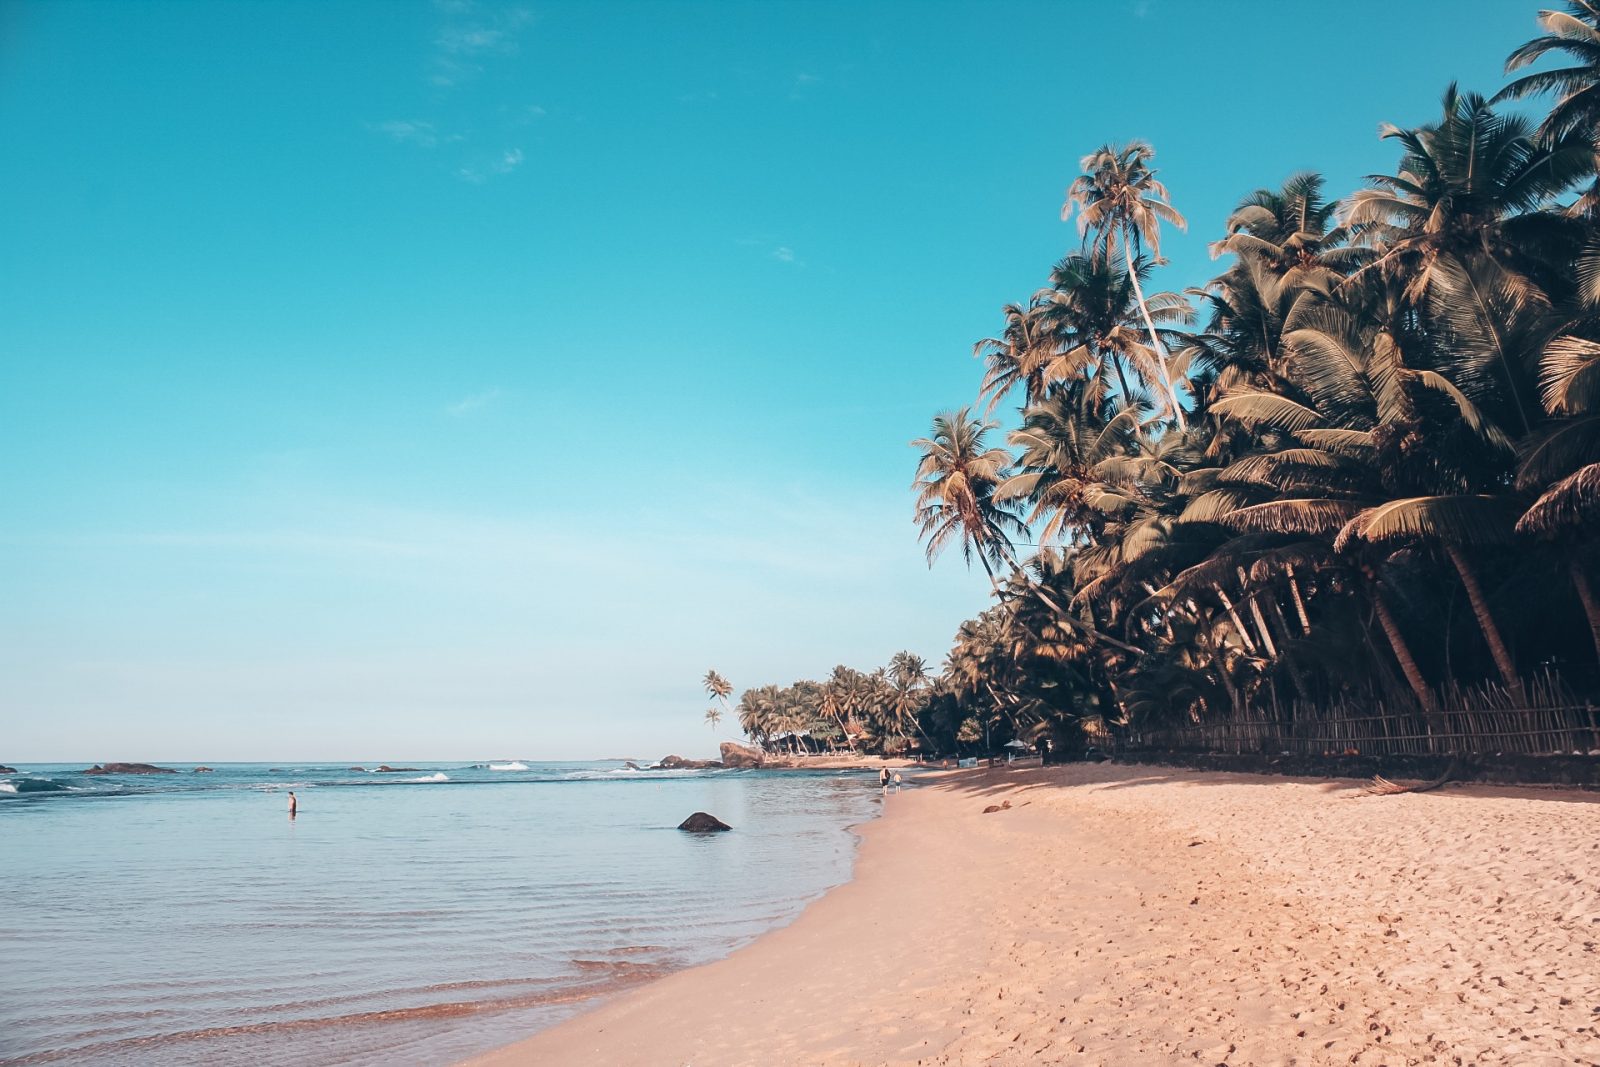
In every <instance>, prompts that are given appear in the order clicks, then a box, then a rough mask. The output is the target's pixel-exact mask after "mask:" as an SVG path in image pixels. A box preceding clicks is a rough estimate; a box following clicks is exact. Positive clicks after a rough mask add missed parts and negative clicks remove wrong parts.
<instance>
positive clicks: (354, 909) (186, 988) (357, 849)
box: [0, 761, 881, 1067]
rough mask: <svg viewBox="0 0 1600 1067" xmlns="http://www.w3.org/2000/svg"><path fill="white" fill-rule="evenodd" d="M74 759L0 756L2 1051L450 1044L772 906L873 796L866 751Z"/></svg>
mask: <svg viewBox="0 0 1600 1067" xmlns="http://www.w3.org/2000/svg"><path fill="white" fill-rule="evenodd" d="M86 766H88V764H71V765H43V764H41V765H30V766H22V767H19V772H20V773H18V774H8V775H3V776H0V857H3V860H0V862H3V866H4V875H3V877H0V958H3V959H4V961H5V967H6V974H7V977H6V980H5V981H4V983H3V984H0V1064H5V1065H8V1067H9V1065H21V1064H30V1065H31V1064H119V1065H130V1067H136V1065H143V1064H151V1065H155V1064H160V1065H163V1067H181V1065H186V1064H195V1065H199V1064H207V1065H216V1064H251V1065H274V1064H282V1065H285V1067H288V1065H294V1067H307V1065H319V1064H398V1065H404V1064H448V1063H452V1062H454V1061H456V1060H459V1059H461V1058H463V1057H466V1056H469V1055H472V1054H474V1053H477V1052H481V1051H484V1050H487V1049H490V1048H494V1047H496V1046H499V1045H502V1044H506V1043H508V1042H510V1041H514V1040H516V1039H518V1038H520V1037H523V1036H526V1035H527V1034H529V1033H531V1032H533V1031H534V1030H537V1029H539V1028H541V1027H544V1026H548V1025H550V1024H551V1023H553V1022H555V1021H558V1020H559V1019H561V1018H564V1017H566V1016H569V1015H572V1014H575V1013H576V1012H578V1011H580V1010H582V1008H583V1006H584V1004H585V1002H586V1001H590V1000H591V999H592V998H595V997H598V996H604V995H606V994H608V993H614V992H618V991H621V990H624V989H627V988H630V987H633V986H636V985H638V984H641V983H643V982H647V981H649V980H651V979H652V978H655V977H658V976H660V975H663V974H666V973H669V972H671V971H674V970H678V969H680V968H683V967H689V966H693V965H695V964H699V963H705V962H708V961H710V960H713V959H717V958H719V957H722V956H724V955H726V954H728V953H729V952H730V951H732V950H733V949H734V948H736V947H738V946H739V945H741V944H743V943H746V942H748V941H750V940H752V939H753V938H754V937H756V936H757V935H758V934H760V933H761V932H763V931H765V930H767V929H770V928H771V927H773V926H775V925H780V924H782V923H785V922H787V921H789V920H791V919H792V918H794V916H796V915H797V914H798V913H799V912H800V910H801V909H802V908H803V907H804V906H805V904H806V903H807V902H808V901H810V900H812V899H814V898H815V897H817V896H819V895H820V894H821V893H822V892H824V891H825V890H826V889H828V888H829V887H831V886H834V885H837V884H839V883H840V882H843V881H845V880H846V879H847V878H848V877H849V872H850V865H851V862H852V859H853V856H854V851H855V841H856V839H855V836H854V835H853V834H851V833H850V832H849V831H848V828H849V827H850V826H852V825H854V824H857V823H861V822H863V821H866V820H867V819H870V818H872V817H873V816H874V815H875V814H876V813H877V812H878V810H879V806H880V804H881V797H880V796H879V794H878V790H877V788H876V786H877V779H876V776H875V772H871V771H809V770H805V771H728V770H712V771H634V770H630V769H628V768H627V767H625V766H624V765H623V764H622V763H621V762H620V761H606V762H596V763H538V762H533V761H527V762H520V761H505V762H497V763H493V764H482V763H480V764H477V765H467V764H458V763H416V764H409V765H408V766H409V767H411V768H414V769H410V770H404V771H397V772H392V773H376V772H373V771H371V770H361V769H355V768H351V767H348V766H344V765H339V766H322V765H301V766H293V765H289V764H284V765H282V766H274V767H269V766H266V765H257V764H216V765H214V766H215V770H214V771H213V772H211V773H198V774H197V773H194V772H193V771H192V767H193V766H194V765H193V764H169V765H168V766H173V767H175V768H176V769H178V770H179V771H180V772H181V773H179V774H174V775H154V776H115V777H88V776H84V775H83V774H81V771H82V770H83V769H84V767H86ZM291 789H292V790H294V791H295V793H296V794H297V797H298V799H299V813H298V815H297V817H295V818H293V819H291V818H289V816H288V813H287V811H286V807H287V791H288V790H291ZM695 811H707V812H710V813H711V814H713V815H716V816H718V817H719V818H721V819H722V820H723V821H724V822H726V823H729V824H730V825H731V826H733V828H734V829H733V831H732V832H731V833H721V834H710V835H694V834H687V833H682V832H679V831H678V830H677V829H676V826H677V824H678V823H679V822H680V821H682V820H683V819H684V818H685V817H686V816H688V815H689V814H690V813H691V812H695Z"/></svg>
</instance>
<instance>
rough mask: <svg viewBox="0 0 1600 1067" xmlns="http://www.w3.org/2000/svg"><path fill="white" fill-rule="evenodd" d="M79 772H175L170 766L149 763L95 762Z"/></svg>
mask: <svg viewBox="0 0 1600 1067" xmlns="http://www.w3.org/2000/svg"><path fill="white" fill-rule="evenodd" d="M79 773H80V774H177V773H178V772H177V771H175V770H173V769H172V768H171V767H156V766H154V765H152V764H149V763H107V764H105V765H104V766H102V765H101V764H98V763H96V764H95V765H94V766H93V767H90V768H89V769H88V770H86V771H80V772H79Z"/></svg>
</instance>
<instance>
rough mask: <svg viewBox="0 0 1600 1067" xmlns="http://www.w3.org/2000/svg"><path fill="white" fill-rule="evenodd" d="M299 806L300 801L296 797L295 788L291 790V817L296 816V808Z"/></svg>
mask: <svg viewBox="0 0 1600 1067" xmlns="http://www.w3.org/2000/svg"><path fill="white" fill-rule="evenodd" d="M299 806H300V802H299V801H297V800H295V798H294V790H293V789H291V790H289V818H291V819H292V818H294V816H295V810H296V809H297V808H299Z"/></svg>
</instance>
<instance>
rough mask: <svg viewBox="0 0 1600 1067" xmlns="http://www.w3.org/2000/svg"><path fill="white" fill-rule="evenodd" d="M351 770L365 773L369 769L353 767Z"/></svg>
mask: <svg viewBox="0 0 1600 1067" xmlns="http://www.w3.org/2000/svg"><path fill="white" fill-rule="evenodd" d="M350 770H352V771H360V772H362V773H363V774H365V773H366V770H367V769H366V768H365V767H351V768H350Z"/></svg>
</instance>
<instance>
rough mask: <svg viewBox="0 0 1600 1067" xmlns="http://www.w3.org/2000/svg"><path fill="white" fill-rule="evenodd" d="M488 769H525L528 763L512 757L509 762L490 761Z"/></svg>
mask: <svg viewBox="0 0 1600 1067" xmlns="http://www.w3.org/2000/svg"><path fill="white" fill-rule="evenodd" d="M489 769H490V770H491V771H525V770H527V769H528V765H527V764H526V763H523V762H522V761H521V760H519V759H514V760H512V761H511V762H510V763H491V764H489Z"/></svg>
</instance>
